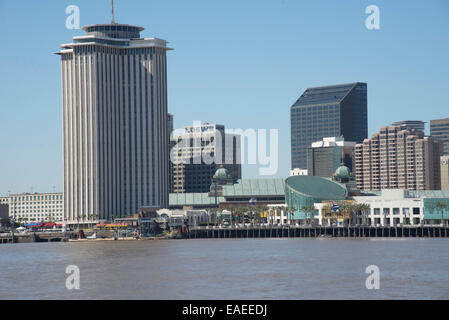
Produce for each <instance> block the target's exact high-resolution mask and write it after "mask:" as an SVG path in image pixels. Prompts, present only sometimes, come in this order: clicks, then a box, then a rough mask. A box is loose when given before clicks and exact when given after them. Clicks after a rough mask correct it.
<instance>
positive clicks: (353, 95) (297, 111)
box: [290, 82, 368, 169]
mask: <svg viewBox="0 0 449 320" xmlns="http://www.w3.org/2000/svg"><path fill="white" fill-rule="evenodd" d="M367 108H368V103H367V84H366V83H361V82H356V83H348V84H339V85H333V86H325V87H316V88H309V89H307V90H306V91H305V92H304V93H303V94H302V95H301V97H299V99H298V100H297V101H296V102H295V104H294V105H293V106H292V107H291V110H290V121H291V155H292V169H293V168H301V169H306V168H307V149H308V148H309V147H310V146H311V144H312V142H315V141H318V140H321V139H323V138H324V137H338V136H343V137H344V139H345V140H347V141H355V142H357V143H361V142H362V141H363V139H365V138H367V136H368V116H367Z"/></svg>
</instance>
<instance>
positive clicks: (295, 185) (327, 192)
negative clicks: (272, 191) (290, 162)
mask: <svg viewBox="0 0 449 320" xmlns="http://www.w3.org/2000/svg"><path fill="white" fill-rule="evenodd" d="M286 184H287V186H288V187H290V188H291V189H293V190H294V191H296V192H298V193H301V194H303V195H306V196H309V197H312V198H314V199H322V200H343V199H345V197H346V194H347V191H346V188H345V187H344V186H343V185H341V184H339V183H336V182H334V181H332V180H329V179H325V178H321V177H316V176H292V177H289V178H287V180H286Z"/></svg>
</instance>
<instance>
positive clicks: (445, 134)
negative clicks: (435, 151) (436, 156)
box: [430, 118, 449, 155]
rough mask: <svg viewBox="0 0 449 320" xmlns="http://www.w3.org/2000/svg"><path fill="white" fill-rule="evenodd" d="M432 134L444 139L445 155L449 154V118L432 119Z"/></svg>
mask: <svg viewBox="0 0 449 320" xmlns="http://www.w3.org/2000/svg"><path fill="white" fill-rule="evenodd" d="M430 135H431V136H432V137H434V138H435V139H437V140H441V141H443V152H444V155H449V118H446V119H437V120H430Z"/></svg>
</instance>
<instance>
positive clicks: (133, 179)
mask: <svg viewBox="0 0 449 320" xmlns="http://www.w3.org/2000/svg"><path fill="white" fill-rule="evenodd" d="M83 30H84V31H85V32H86V34H85V35H83V36H76V37H73V42H72V43H69V44H63V45H61V47H62V49H61V50H60V51H59V52H58V53H57V54H59V55H60V56H61V71H62V107H63V108H62V109H63V170H64V175H63V178H64V195H65V201H64V215H65V218H66V219H67V222H68V223H69V224H70V223H75V222H77V221H80V220H82V217H87V216H90V215H95V216H98V218H99V219H109V220H110V219H111V218H112V217H113V216H114V217H120V216H127V215H130V214H134V213H137V212H138V211H139V208H141V207H143V206H157V207H167V206H168V179H169V178H168V172H169V169H168V167H169V150H168V149H169V145H168V137H169V133H168V128H167V126H168V125H167V124H168V123H169V119H168V115H167V61H166V52H167V50H170V49H169V48H168V47H167V42H166V41H165V40H162V39H157V38H141V37H140V32H141V31H142V30H143V28H142V27H138V26H132V25H126V24H117V23H111V24H97V25H90V26H85V27H83ZM85 220H86V219H85ZM86 221H87V220H86Z"/></svg>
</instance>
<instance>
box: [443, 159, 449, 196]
mask: <svg viewBox="0 0 449 320" xmlns="http://www.w3.org/2000/svg"><path fill="white" fill-rule="evenodd" d="M441 190H449V156H442V157H441Z"/></svg>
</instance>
